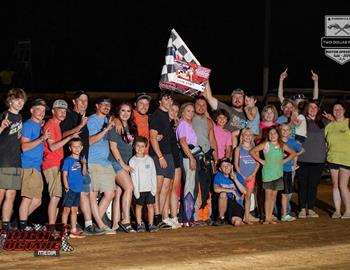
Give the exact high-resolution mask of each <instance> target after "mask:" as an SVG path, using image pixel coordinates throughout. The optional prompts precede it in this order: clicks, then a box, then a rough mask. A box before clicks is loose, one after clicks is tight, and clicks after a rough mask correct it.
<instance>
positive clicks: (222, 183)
mask: <svg viewBox="0 0 350 270" xmlns="http://www.w3.org/2000/svg"><path fill="white" fill-rule="evenodd" d="M234 174H235V175H236V177H237V179H238V181H239V182H240V183H241V184H242V185H243V186H244V185H245V184H244V179H243V177H242V176H241V175H240V174H238V173H234ZM213 184H214V185H217V186H219V187H221V188H230V189H234V191H235V192H236V194H238V195H239V196H240V195H242V193H241V192H240V191H239V189H238V188H237V186H236V184H235V182H234V181H233V180H232V179H230V178H228V177H226V176H225V175H224V174H223V173H222V172H218V173H217V174H216V175H215V178H214V183H213ZM226 194H227V197H228V198H230V199H231V200H236V202H237V203H238V204H239V205H240V206H242V207H243V200H241V198H238V199H237V198H234V197H233V194H232V193H226Z"/></svg>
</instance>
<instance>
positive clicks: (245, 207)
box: [244, 189, 252, 224]
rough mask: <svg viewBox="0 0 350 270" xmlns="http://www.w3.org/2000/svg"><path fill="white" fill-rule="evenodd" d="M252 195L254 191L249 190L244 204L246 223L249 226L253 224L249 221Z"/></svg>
mask: <svg viewBox="0 0 350 270" xmlns="http://www.w3.org/2000/svg"><path fill="white" fill-rule="evenodd" d="M251 195H252V190H250V189H247V194H246V195H245V203H244V221H245V222H246V223H247V224H252V223H251V221H250V220H249V218H250V197H251Z"/></svg>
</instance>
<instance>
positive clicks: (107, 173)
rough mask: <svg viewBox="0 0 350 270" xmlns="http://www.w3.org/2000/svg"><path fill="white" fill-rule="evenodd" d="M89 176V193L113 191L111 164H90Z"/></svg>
mask: <svg viewBox="0 0 350 270" xmlns="http://www.w3.org/2000/svg"><path fill="white" fill-rule="evenodd" d="M89 175H90V178H91V192H110V191H115V189H116V185H115V172H114V169H113V167H112V165H111V164H109V165H107V166H102V165H100V164H95V163H90V164H89Z"/></svg>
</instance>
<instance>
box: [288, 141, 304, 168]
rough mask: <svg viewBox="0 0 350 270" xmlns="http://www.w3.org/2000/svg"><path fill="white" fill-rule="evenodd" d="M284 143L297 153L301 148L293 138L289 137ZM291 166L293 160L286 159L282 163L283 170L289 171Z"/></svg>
mask: <svg viewBox="0 0 350 270" xmlns="http://www.w3.org/2000/svg"><path fill="white" fill-rule="evenodd" d="M286 144H287V145H288V146H289V147H290V148H291V149H293V150H294V151H295V152H297V153H299V152H300V151H301V149H302V147H301V145H300V144H298V143H297V141H296V140H295V139H293V138H289V139H288V141H287V142H286ZM292 166H293V160H290V161H288V162H287V163H284V164H283V171H284V172H291V171H292Z"/></svg>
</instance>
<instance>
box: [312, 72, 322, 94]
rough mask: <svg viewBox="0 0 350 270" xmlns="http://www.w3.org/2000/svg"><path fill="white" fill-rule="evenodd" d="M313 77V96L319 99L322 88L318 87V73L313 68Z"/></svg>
mask: <svg viewBox="0 0 350 270" xmlns="http://www.w3.org/2000/svg"><path fill="white" fill-rule="evenodd" d="M311 74H312V76H311V79H312V80H313V81H314V90H313V92H312V98H313V99H318V94H319V93H320V89H319V88H318V75H317V74H316V73H315V72H314V71H313V70H312V69H311Z"/></svg>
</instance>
